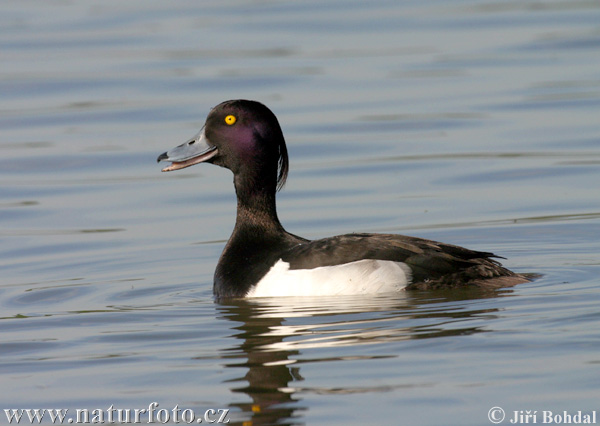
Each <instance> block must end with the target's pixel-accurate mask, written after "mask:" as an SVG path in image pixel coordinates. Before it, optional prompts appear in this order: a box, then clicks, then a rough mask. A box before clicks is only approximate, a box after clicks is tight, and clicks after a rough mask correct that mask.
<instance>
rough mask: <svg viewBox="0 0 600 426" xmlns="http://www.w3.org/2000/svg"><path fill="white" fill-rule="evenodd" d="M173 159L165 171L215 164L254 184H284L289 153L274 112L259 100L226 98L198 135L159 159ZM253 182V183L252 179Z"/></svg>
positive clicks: (210, 115) (210, 114)
mask: <svg viewBox="0 0 600 426" xmlns="http://www.w3.org/2000/svg"><path fill="white" fill-rule="evenodd" d="M163 160H164V161H171V163H172V164H171V165H170V166H167V167H165V168H164V169H163V170H162V171H163V172H170V171H173V170H179V169H183V168H186V167H189V166H193V165H194V164H198V163H212V164H216V165H218V166H221V167H225V168H228V169H229V170H231V171H232V172H233V174H234V176H235V178H236V181H237V180H238V179H243V180H246V181H251V184H252V185H259V186H263V185H267V186H271V185H275V186H276V187H277V189H279V188H281V187H282V186H283V184H284V183H285V180H286V177H287V172H288V156H287V148H286V146H285V140H284V138H283V133H282V131H281V127H280V126H279V122H278V121H277V118H276V117H275V114H273V113H272V112H271V110H270V109H269V108H267V107H266V106H264V105H263V104H261V103H260V102H256V101H248V100H232V101H225V102H223V103H221V104H219V105H217V106H216V107H214V108H213V109H212V110H211V111H210V113H209V114H208V117H207V118H206V123H205V124H204V127H203V128H202V130H200V132H198V134H197V135H196V136H194V137H193V138H192V139H190V140H189V141H187V142H186V143H184V144H181V145H179V146H177V147H175V148H173V149H171V150H170V151H167V152H165V153H163V154H161V155H159V157H158V159H157V161H159V162H160V161H163ZM249 183H250V182H249Z"/></svg>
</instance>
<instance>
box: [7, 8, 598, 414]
mask: <svg viewBox="0 0 600 426" xmlns="http://www.w3.org/2000/svg"><path fill="white" fill-rule="evenodd" d="M0 23H1V25H0V33H1V37H0V51H1V52H2V53H1V56H2V67H1V68H0V94H1V96H0V129H1V130H2V132H1V138H0V154H1V155H0V271H1V274H0V277H1V278H0V319H1V321H0V359H1V361H0V385H1V388H0V389H2V402H3V406H1V407H0V409H2V411H0V412H2V413H3V410H4V409H26V408H32V409H33V408H50V407H53V408H68V409H69V410H70V411H69V414H68V416H67V417H71V418H74V413H75V410H76V409H89V410H93V409H102V410H105V411H106V410H108V409H109V407H110V406H111V405H113V406H114V407H115V408H120V409H131V410H133V409H143V408H148V406H149V405H150V404H151V403H152V402H157V403H159V404H160V405H159V408H161V409H163V408H164V409H167V410H171V409H172V408H173V407H175V406H176V405H178V406H179V407H181V408H182V409H193V410H194V411H195V412H196V413H197V414H198V415H200V413H204V412H205V411H206V410H208V409H215V410H216V409H229V410H230V411H229V413H228V419H229V420H230V421H231V423H232V424H244V425H250V424H254V425H259V424H273V423H277V424H340V425H341V424H344V425H348V424H357V425H358V424H415V425H440V424H461V425H471V424H472V425H481V424H491V423H490V421H489V420H488V414H489V413H490V409H491V408H492V407H501V408H502V409H504V411H505V414H506V418H505V419H504V421H503V422H502V423H503V424H509V418H512V417H513V416H514V412H515V411H517V412H519V410H538V418H537V422H538V423H540V422H541V419H542V418H541V414H542V410H546V411H548V410H551V411H553V412H555V413H561V414H562V413H563V412H564V411H565V410H566V411H569V412H572V413H576V412H577V410H581V411H583V413H584V414H585V413H589V412H591V411H593V410H597V411H599V413H600V405H599V403H598V396H599V395H600V394H599V391H598V380H597V377H598V374H599V370H598V365H600V356H599V355H598V354H599V353H600V333H599V332H598V330H599V329H600V311H599V309H598V306H599V302H600V289H599V284H600V281H599V280H598V275H599V272H600V190H599V189H598V188H599V186H598V183H597V182H598V181H599V178H600V167H599V166H600V120H599V119H598V117H600V115H599V111H600V24H599V23H600V6H599V4H598V3H597V2H595V1H563V2H561V1H553V2H550V1H547V2H546V1H543V2H494V1H458V0H456V1H444V2H439V1H426V2H391V1H390V2H386V1H376V2H352V1H330V2H325V3H323V2H313V1H305V2H250V1H237V2H216V1H203V2H191V1H189V2H186V1H182V2H176V3H164V2H157V1H139V0H138V1H129V2H126V3H125V2H117V1H102V2H100V1H91V2H68V1H46V2H35V3H34V2H16V1H10V2H5V4H4V5H3V13H2V14H1V16H0ZM230 98H250V99H257V100H260V101H262V102H265V103H266V104H267V105H269V106H270V107H271V108H272V109H273V110H274V112H275V113H276V114H277V116H278V117H279V120H280V123H281V124H282V127H283V130H284V133H285V135H286V140H287V142H288V146H289V152H290V157H291V172H290V176H289V179H288V184H287V186H286V188H285V190H284V191H283V192H282V193H281V194H280V196H279V198H278V208H279V214H280V218H281V219H282V221H283V223H284V225H285V226H286V228H287V229H288V230H289V231H291V232H293V233H295V234H299V235H303V236H306V237H308V238H317V237H320V236H328V235H334V234H339V233H346V232H352V231H368V232H398V233H400V232H401V233H406V234H409V235H416V236H421V237H425V238H432V239H436V240H440V241H445V242H449V243H454V244H460V245H465V246H468V247H471V248H474V249H480V250H488V251H493V252H495V253H497V254H499V255H502V256H504V257H506V258H507V259H506V260H504V261H503V262H504V264H505V265H506V266H508V267H509V268H511V269H513V270H516V271H519V272H533V273H538V274H542V275H543V276H542V278H540V279H538V280H536V281H535V282H534V283H531V284H527V285H522V286H519V287H517V288H513V289H507V290H500V291H495V292H481V291H466V290H465V291H451V292H422V293H421V292H415V293H408V294H404V293H403V294H398V295H396V296H394V297H391V296H387V297H372V298H365V297H360V298H353V297H344V298H339V297H337V298H321V299H318V300H315V299H303V298H299V299H295V298H290V299H285V300H282V299H264V300H250V301H236V302H224V303H215V302H214V301H213V298H212V289H211V287H212V274H213V271H214V267H215V264H216V261H217V259H218V256H219V254H220V252H221V250H222V248H223V245H224V243H225V241H226V239H227V238H228V237H229V234H230V232H231V229H232V227H233V222H234V210H235V198H234V193H233V188H232V184H231V174H230V172H228V171H226V170H223V169H218V168H216V167H211V166H208V165H200V166H196V167H194V168H191V169H186V170H184V171H180V172H175V173H169V174H161V173H160V166H158V165H156V163H155V159H156V156H157V155H158V154H159V153H161V152H163V151H164V150H166V149H168V148H170V147H172V146H174V145H176V144H179V143H181V142H183V141H185V140H186V139H187V138H188V137H189V136H191V135H193V134H194V133H195V132H196V131H197V130H198V128H199V127H200V126H201V125H202V123H203V120H204V118H205V116H206V113H207V112H208V110H209V109H210V107H212V106H214V105H215V104H217V103H219V102H221V101H223V100H225V99H230ZM490 415H491V416H492V418H493V419H496V418H497V417H496V416H497V415H498V412H493V413H492V414H490ZM3 416H4V414H3ZM598 418H599V419H600V414H599V415H598ZM171 420H173V419H171ZM4 422H7V423H8V420H7V419H6V418H5V416H4V417H2V420H0V423H4ZM43 422H44V423H49V422H50V421H49V419H48V418H45V419H44V421H43ZM22 423H23V421H22ZM204 423H206V421H204Z"/></svg>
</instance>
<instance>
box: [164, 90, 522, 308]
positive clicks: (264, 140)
mask: <svg viewBox="0 0 600 426" xmlns="http://www.w3.org/2000/svg"><path fill="white" fill-rule="evenodd" d="M162 160H166V161H171V162H172V164H171V166H168V167H166V168H165V169H163V170H164V171H170V170H177V169H180V168H184V167H188V166H191V165H194V164H197V163H200V162H209V163H213V164H216V165H219V166H222V167H225V168H228V169H230V170H231V171H232V172H233V174H234V186H235V191H236V194H237V200H238V201H237V219H236V224H235V227H234V230H233V233H232V235H231V237H230V239H229V241H228V242H227V244H226V246H225V249H224V250H223V254H222V255H221V258H220V259H219V262H218V265H217V268H216V271H215V277H214V293H215V295H216V296H217V297H243V296H245V295H246V294H247V293H248V291H249V290H250V289H251V288H252V287H253V286H254V285H255V284H256V283H257V282H259V281H260V280H261V278H263V277H264V276H265V275H266V274H267V272H268V271H269V269H270V268H271V267H272V266H273V265H274V264H275V263H276V262H277V261H278V260H280V259H281V260H283V261H284V262H287V263H289V265H290V266H289V268H290V269H291V270H300V269H303V270H305V269H313V268H317V267H321V266H335V265H342V264H347V263H350V262H355V261H358V260H363V259H375V260H389V261H394V262H403V263H404V264H406V265H407V266H408V267H409V268H410V270H411V281H410V283H409V284H408V285H407V287H406V288H407V289H409V290H410V289H434V288H445V287H460V286H478V287H486V288H498V287H508V286H513V285H516V284H519V283H523V282H527V281H529V279H528V278H527V277H525V276H523V275H519V274H516V273H513V272H511V271H510V270H508V269H506V268H504V267H502V266H501V265H500V263H499V262H498V261H497V260H495V259H494V258H495V257H496V256H494V255H493V254H492V253H487V252H481V251H474V250H469V249H466V248H463V247H459V246H454V245H450V244H444V243H439V242H435V241H430V240H426V239H422V238H415V237H407V236H403V235H392V234H347V235H339V236H335V237H330V238H324V239H320V240H314V241H309V240H306V239H304V238H301V237H298V236H296V235H293V234H290V233H288V232H287V231H286V230H285V229H284V228H283V226H282V225H281V223H280V222H279V219H278V217H277V211H276V207H275V194H276V192H277V190H278V189H280V188H281V187H282V186H283V184H284V183H285V180H286V178H287V173H288V155H287V148H286V145H285V140H284V137H283V133H282V131H281V127H280V126H279V123H278V121H277V118H276V117H275V115H274V114H273V113H272V112H271V110H269V109H268V108H267V107H266V106H264V105H263V104H261V103H259V102H256V101H248V100H233V101H226V102H223V103H221V104H219V105H217V106H216V107H215V108H213V109H212V110H211V112H210V113H209V115H208V117H207V119H206V124H205V126H204V128H203V131H201V132H200V133H199V134H198V135H197V136H196V137H195V138H193V139H191V140H190V141H188V142H187V143H186V144H182V145H180V146H179V147H176V148H174V149H173V150H171V151H169V152H165V153H164V154H161V155H160V156H159V157H158V161H162ZM281 285H285V283H283V282H282V283H281Z"/></svg>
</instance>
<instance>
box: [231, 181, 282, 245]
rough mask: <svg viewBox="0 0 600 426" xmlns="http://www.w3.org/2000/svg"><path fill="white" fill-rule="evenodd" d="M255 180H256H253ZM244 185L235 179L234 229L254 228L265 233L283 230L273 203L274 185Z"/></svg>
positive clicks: (276, 232)
mask: <svg viewBox="0 0 600 426" xmlns="http://www.w3.org/2000/svg"><path fill="white" fill-rule="evenodd" d="M255 182H256V181H255ZM245 183H246V185H244V184H241V183H240V182H237V181H235V191H236V194H237V217H236V224H235V229H236V230H242V229H243V230H245V231H248V230H250V229H255V230H257V231H258V232H261V233H265V234H271V233H274V234H280V233H282V232H285V230H284V229H283V226H282V225H281V222H279V218H278V217H277V209H276V204H275V185H274V184H272V185H269V184H267V185H260V184H252V185H248V184H247V183H248V181H247V180H246V181H245Z"/></svg>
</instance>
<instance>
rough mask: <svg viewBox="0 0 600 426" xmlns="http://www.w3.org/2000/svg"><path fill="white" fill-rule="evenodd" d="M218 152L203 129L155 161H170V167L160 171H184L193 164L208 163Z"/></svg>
mask: <svg viewBox="0 0 600 426" xmlns="http://www.w3.org/2000/svg"><path fill="white" fill-rule="evenodd" d="M218 152H219V151H218V150H217V147H216V146H214V145H211V144H210V142H209V141H208V139H207V138H206V135H205V134H204V129H202V130H200V132H198V134H197V135H196V136H194V137H193V138H192V139H190V140H189V141H187V142H186V143H183V144H181V145H179V146H176V147H175V148H173V149H171V150H169V151H167V152H163V153H162V154H160V155H159V156H158V158H157V159H156V161H157V162H160V161H163V160H164V161H171V165H170V166H167V167H165V168H164V169H162V171H163V172H172V171H173V170H179V169H185V168H186V167H190V166H193V165H194V164H198V163H203V162H205V161H208V160H210V159H211V158H213V157H214V156H215V155H217V153H218Z"/></svg>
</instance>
